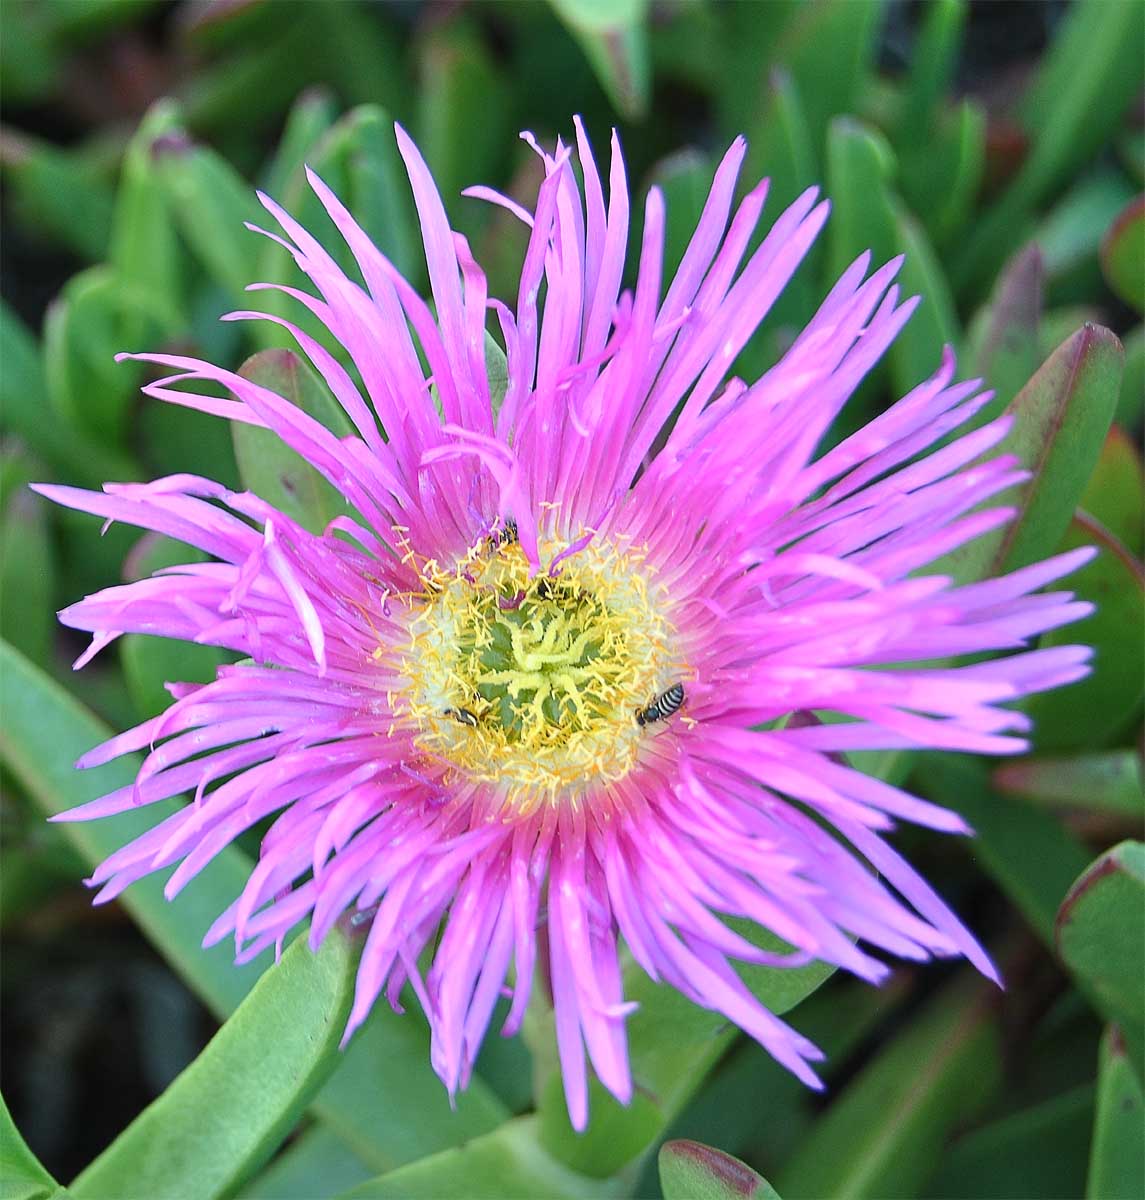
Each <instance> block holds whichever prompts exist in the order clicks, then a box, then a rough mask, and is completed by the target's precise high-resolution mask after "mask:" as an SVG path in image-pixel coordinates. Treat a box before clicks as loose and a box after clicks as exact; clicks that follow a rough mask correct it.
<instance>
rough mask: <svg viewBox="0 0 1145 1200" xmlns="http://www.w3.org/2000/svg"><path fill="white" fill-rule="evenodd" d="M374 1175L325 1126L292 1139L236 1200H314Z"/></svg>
mask: <svg viewBox="0 0 1145 1200" xmlns="http://www.w3.org/2000/svg"><path fill="white" fill-rule="evenodd" d="M373 1175H374V1172H373V1171H371V1170H370V1168H369V1167H368V1166H366V1164H365V1163H364V1162H363V1161H362V1160H361V1159H360V1158H359V1157H358V1156H357V1155H356V1154H355V1153H354V1152H353V1151H352V1150H351V1149H350V1148H349V1147H348V1146H347V1145H346V1144H345V1142H343V1141H341V1140H340V1139H339V1138H337V1137H335V1136H334V1134H332V1133H331V1132H330V1130H329V1129H328V1128H327V1127H326V1126H324V1125H320V1124H319V1125H312V1126H311V1127H310V1128H309V1129H307V1130H306V1131H305V1132H303V1133H300V1134H299V1135H298V1136H297V1137H295V1138H294V1139H293V1140H292V1141H291V1142H290V1144H289V1145H288V1146H285V1147H283V1150H282V1152H281V1153H280V1154H278V1155H276V1156H275V1158H274V1161H273V1162H271V1163H270V1165H269V1166H267V1167H266V1168H265V1169H264V1170H263V1171H260V1172H259V1174H258V1175H257V1176H255V1178H254V1179H252V1180H251V1181H250V1183H248V1184H247V1185H246V1187H244V1188H243V1190H242V1191H241V1192H240V1193H239V1200H313V1197H316V1196H335V1195H338V1194H340V1193H341V1192H344V1191H347V1190H348V1189H350V1188H352V1187H354V1185H355V1184H359V1183H364V1182H365V1181H366V1180H367V1179H370V1178H372V1177H373Z"/></svg>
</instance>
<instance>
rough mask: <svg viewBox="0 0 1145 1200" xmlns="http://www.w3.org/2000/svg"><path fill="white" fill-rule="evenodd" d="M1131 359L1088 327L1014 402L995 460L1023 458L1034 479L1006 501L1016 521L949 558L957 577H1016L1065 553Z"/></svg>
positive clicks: (1110, 336)
mask: <svg viewBox="0 0 1145 1200" xmlns="http://www.w3.org/2000/svg"><path fill="white" fill-rule="evenodd" d="M1123 357H1124V352H1123V351H1122V348H1121V343H1120V342H1119V341H1118V340H1117V338H1116V337H1114V335H1113V334H1112V333H1110V331H1109V330H1108V329H1104V328H1102V327H1101V326H1100V325H1086V326H1085V327H1084V328H1083V329H1079V330H1078V331H1077V332H1076V333H1075V334H1074V335H1073V336H1072V337H1070V338H1068V339H1067V340H1066V341H1065V342H1063V343H1062V344H1061V345H1060V346H1059V347H1058V348H1057V349H1056V350H1055V351H1054V352H1053V354H1051V355H1050V357H1049V358H1048V359H1046V361H1045V362H1044V363H1043V364H1042V365H1041V367H1039V368H1038V370H1037V372H1036V373H1035V374H1034V376H1033V378H1032V379H1030V381H1029V382H1028V383H1027V384H1026V386H1025V387H1024V388H1022V390H1021V391H1020V392H1019V393H1018V395H1017V396H1016V397H1015V398H1014V401H1013V403H1012V404H1011V405H1010V406H1009V408H1008V409H1007V412H1008V413H1009V414H1010V415H1011V416H1012V417H1013V418H1014V425H1013V428H1012V429H1011V430H1010V433H1009V435H1008V436H1007V437H1006V439H1005V441H1003V442H1002V443H1001V444H1000V445H999V446H996V447H995V448H994V449H993V450H992V451H990V457H996V456H997V455H998V454H1006V453H1010V454H1016V455H1017V456H1018V458H1019V459H1020V460H1021V461H1022V462H1023V463H1024V464H1025V466H1026V467H1028V468H1029V469H1030V470H1031V471H1032V472H1033V477H1032V478H1031V479H1030V480H1028V481H1027V482H1026V483H1023V484H1020V485H1018V487H1016V488H1014V489H1012V490H1011V491H1010V492H1007V493H1004V495H1003V496H1002V497H1001V498H1000V499H1001V500H1002V501H1003V502H1005V501H1007V500H1009V501H1010V502H1011V503H1012V504H1013V505H1014V506H1015V507H1016V509H1017V515H1016V516H1015V518H1014V519H1013V521H1011V522H1010V523H1009V524H1008V525H1006V526H1004V527H1003V528H1002V529H999V530H996V531H994V532H993V533H989V534H987V535H985V536H984V537H980V538H978V539H977V540H975V541H974V542H972V543H971V544H970V545H968V546H964V547H961V548H960V549H959V550H957V551H955V552H954V553H953V554H951V555H950V556H948V559H947V560H945V564H946V565H945V569H947V570H950V571H952V572H953V573H954V574H955V576H956V578H959V579H981V578H985V577H986V576H990V575H996V574H1000V573H1001V572H1003V571H1012V570H1016V569H1018V568H1019V567H1023V566H1026V565H1027V564H1029V563H1032V562H1037V561H1038V559H1040V558H1044V557H1046V556H1047V555H1049V554H1052V553H1053V552H1054V551H1055V550H1056V549H1057V548H1058V546H1059V544H1060V542H1061V539H1062V536H1063V535H1064V534H1065V532H1066V530H1067V529H1068V528H1069V523H1070V520H1071V519H1072V518H1073V514H1074V509H1075V507H1076V506H1077V503H1078V500H1079V499H1080V498H1081V495H1082V492H1083V491H1084V490H1085V485H1086V484H1087V483H1088V481H1089V476H1090V474H1091V472H1092V471H1093V468H1094V464H1095V463H1096V462H1097V459H1098V456H1099V455H1100V453H1101V447H1102V443H1103V442H1104V441H1105V435H1106V434H1107V432H1108V431H1109V424H1110V421H1111V420H1112V417H1113V409H1114V405H1115V404H1116V402H1117V394H1118V388H1119V386H1120V382H1121V363H1122V359H1123Z"/></svg>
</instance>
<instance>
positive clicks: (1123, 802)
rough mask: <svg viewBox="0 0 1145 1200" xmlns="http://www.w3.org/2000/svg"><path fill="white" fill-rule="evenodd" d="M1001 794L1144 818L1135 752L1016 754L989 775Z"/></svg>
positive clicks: (1048, 805)
mask: <svg viewBox="0 0 1145 1200" xmlns="http://www.w3.org/2000/svg"><path fill="white" fill-rule="evenodd" d="M991 782H992V783H993V785H994V787H995V788H997V789H998V791H1000V792H1007V793H1009V794H1011V795H1014V796H1024V797H1025V798H1026V799H1029V800H1033V801H1034V802H1035V803H1036V804H1039V805H1042V806H1044V807H1046V808H1076V809H1092V810H1095V811H1100V812H1113V813H1126V814H1129V815H1131V816H1145V794H1143V793H1142V790H1141V788H1142V780H1141V755H1140V754H1138V753H1137V751H1136V750H1108V751H1104V752H1100V753H1096V754H1078V755H1072V756H1070V755H1060V756H1059V755H1052V756H1046V757H1038V758H1019V759H1017V760H1016V761H1014V762H1008V763H1003V764H1002V765H1001V766H1000V767H997V768H996V769H995V771H994V774H993V777H992V779H991Z"/></svg>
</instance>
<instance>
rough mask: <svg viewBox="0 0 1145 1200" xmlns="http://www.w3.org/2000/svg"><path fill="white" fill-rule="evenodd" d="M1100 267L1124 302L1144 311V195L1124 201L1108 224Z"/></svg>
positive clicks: (1102, 244) (1103, 241)
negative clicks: (1113, 219)
mask: <svg viewBox="0 0 1145 1200" xmlns="http://www.w3.org/2000/svg"><path fill="white" fill-rule="evenodd" d="M1101 269H1102V271H1104V273H1105V278H1106V280H1107V281H1108V282H1109V286H1110V287H1111V288H1112V289H1113V290H1114V292H1116V293H1117V295H1118V296H1119V297H1120V298H1121V299H1122V300H1124V301H1125V303H1126V304H1130V305H1132V306H1133V307H1134V308H1135V309H1136V310H1137V311H1138V312H1139V313H1141V312H1145V196H1138V197H1137V199H1136V200H1133V201H1131V202H1130V203H1129V204H1128V205H1126V207H1125V208H1124V209H1123V210H1122V211H1121V213H1120V214H1118V216H1117V219H1116V220H1115V221H1114V222H1113V224H1112V225H1111V226H1110V227H1109V231H1108V233H1106V235H1105V237H1104V239H1103V240H1102V243H1101Z"/></svg>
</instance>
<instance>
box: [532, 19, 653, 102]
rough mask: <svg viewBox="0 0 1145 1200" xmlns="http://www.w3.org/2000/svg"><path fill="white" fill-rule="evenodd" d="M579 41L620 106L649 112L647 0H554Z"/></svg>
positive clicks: (650, 84) (602, 82) (565, 22)
mask: <svg viewBox="0 0 1145 1200" xmlns="http://www.w3.org/2000/svg"><path fill="white" fill-rule="evenodd" d="M549 3H550V4H551V5H552V7H553V9H554V11H555V12H556V14H557V16H558V17H560V19H561V20H562V21H563V22H564V24H565V25H566V26H567V27H568V29H569V31H570V32H571V33H572V35H573V37H575V38H576V40H577V41H578V42H579V43H580V46H581V49H582V50H583V51H584V54H585V57H586V58H587V59H588V61H589V62H590V63H591V64H592V69H593V70H594V71H595V72H596V76H597V78H598V79H599V80H600V83H601V86H602V87H603V88H604V90H605V92H606V93H607V95H608V98H609V99H610V100H611V101H612V103H613V105H614V107H615V108H616V111H617V112H619V113H620V114H621V116H623V117H626V118H627V119H628V120H630V121H638V120H641V119H642V118H643V117H645V116H646V115H647V112H648V101H649V97H650V95H651V90H652V70H651V56H650V54H649V50H648V29H647V24H648V8H649V4H648V0H549Z"/></svg>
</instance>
